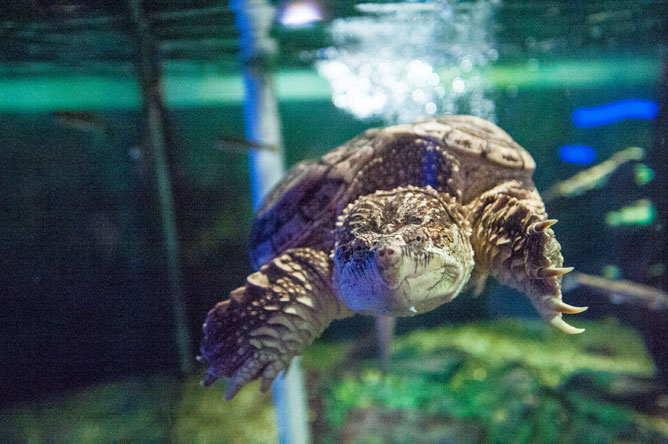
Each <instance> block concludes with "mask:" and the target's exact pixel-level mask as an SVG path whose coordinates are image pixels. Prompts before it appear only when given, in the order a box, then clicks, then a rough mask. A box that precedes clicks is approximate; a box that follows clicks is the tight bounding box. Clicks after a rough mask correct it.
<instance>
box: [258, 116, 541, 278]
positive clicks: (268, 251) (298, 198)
mask: <svg viewBox="0 0 668 444" xmlns="http://www.w3.org/2000/svg"><path fill="white" fill-rule="evenodd" d="M534 168H535V163H534V161H533V158H532V157H531V155H530V154H529V153H528V152H527V151H526V150H525V149H524V148H522V147H521V146H520V145H518V144H517V143H516V142H515V141H514V140H513V139H512V138H511V137H510V136H509V135H508V134H507V133H506V132H505V131H503V130H502V129H500V128H499V127H498V126H496V125H494V124H493V123H491V122H488V121H486V120H483V119H480V118H477V117H473V116H461V115H448V116H439V117H429V118H425V119H422V120H419V121H417V122H414V123H411V124H405V125H396V126H389V127H384V128H374V129H370V130H367V131H366V132H364V133H363V134H361V135H359V136H357V137H355V138H354V139H352V140H350V141H349V142H348V143H346V144H344V145H342V146H340V147H338V148H336V149H334V150H333V151H330V152H329V153H327V154H325V155H324V156H323V157H321V158H320V159H318V160H310V161H304V162H300V163H298V164H296V165H295V166H293V167H292V168H291V169H290V170H289V171H288V173H287V174H286V175H285V177H284V178H283V179H282V180H281V181H280V182H279V183H278V184H277V185H276V187H274V189H273V190H272V191H271V192H270V193H269V194H268V196H267V197H266V198H265V200H264V202H263V203H262V205H261V206H260V208H259V209H258V211H257V213H256V216H255V221H254V224H253V229H252V233H251V259H252V262H253V266H254V267H256V268H258V267H259V266H261V265H262V264H264V263H266V262H268V261H270V260H271V259H272V258H274V257H275V256H277V255H279V254H281V253H282V252H284V251H285V250H287V249H289V248H297V247H311V248H317V249H321V250H324V251H329V250H331V249H332V248H333V246H334V234H333V228H334V223H335V221H336V217H337V215H338V214H340V212H341V211H342V210H343V208H345V206H346V205H347V204H348V203H349V202H351V201H353V200H354V199H356V198H357V197H359V196H360V195H364V194H369V193H372V192H374V191H377V190H382V189H392V188H396V187H398V186H406V185H415V186H426V185H431V186H432V187H433V188H435V189H436V190H437V191H439V192H447V193H449V194H451V195H453V196H456V197H457V198H458V199H460V200H461V201H462V203H466V202H468V201H470V200H471V199H473V198H475V197H476V196H477V195H479V194H481V193H482V192H484V191H486V190H488V189H490V188H492V187H493V186H495V185H497V184H499V183H501V182H504V181H507V180H513V179H515V180H521V181H523V182H524V183H530V182H531V175H532V173H533V170H534Z"/></svg>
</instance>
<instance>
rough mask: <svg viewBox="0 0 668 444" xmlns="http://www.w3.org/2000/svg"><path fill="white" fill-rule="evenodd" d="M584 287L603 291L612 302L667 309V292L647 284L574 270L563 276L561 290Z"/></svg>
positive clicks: (652, 308) (653, 308)
mask: <svg viewBox="0 0 668 444" xmlns="http://www.w3.org/2000/svg"><path fill="white" fill-rule="evenodd" d="M577 287H586V288H590V289H592V290H596V291H599V292H601V293H605V294H606V295H607V296H608V297H609V298H610V300H611V301H612V303H614V304H623V303H626V304H634V305H641V306H644V307H646V308H648V309H650V310H668V293H666V292H664V291H661V290H659V289H658V288H654V287H651V286H649V285H644V284H640V283H638V282H633V281H627V280H621V281H613V280H610V279H606V278H604V277H602V276H595V275H591V274H585V273H580V272H577V271H574V272H572V273H569V274H568V275H566V276H564V282H563V287H562V289H563V291H564V292H566V291H570V290H573V289H575V288H577Z"/></svg>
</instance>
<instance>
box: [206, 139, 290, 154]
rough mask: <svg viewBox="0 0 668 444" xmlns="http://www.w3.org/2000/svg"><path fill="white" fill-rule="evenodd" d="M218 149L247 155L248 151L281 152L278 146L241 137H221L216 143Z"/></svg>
mask: <svg viewBox="0 0 668 444" xmlns="http://www.w3.org/2000/svg"><path fill="white" fill-rule="evenodd" d="M215 147H216V149H219V150H221V151H226V152H231V153H245V152H247V151H249V150H250V151H269V152H273V153H276V152H278V151H279V147H278V144H275V143H262V142H255V141H253V140H249V139H247V138H245V137H241V136H229V135H225V136H220V137H218V138H217V139H216V142H215Z"/></svg>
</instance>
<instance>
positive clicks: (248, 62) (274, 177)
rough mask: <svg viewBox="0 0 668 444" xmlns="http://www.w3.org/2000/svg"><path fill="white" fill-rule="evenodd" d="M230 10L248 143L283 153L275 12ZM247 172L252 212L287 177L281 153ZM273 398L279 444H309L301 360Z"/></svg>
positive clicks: (255, 6)
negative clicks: (272, 30) (241, 71)
mask: <svg viewBox="0 0 668 444" xmlns="http://www.w3.org/2000/svg"><path fill="white" fill-rule="evenodd" d="M230 9H232V10H233V11H234V12H235V14H236V24H237V28H238V29H239V31H240V41H241V57H242V62H243V69H244V88H245V91H244V92H245V96H244V105H243V107H244V121H245V126H246V137H247V138H248V139H249V140H252V141H254V142H259V143H262V144H270V145H274V146H278V147H281V146H282V143H281V142H282V141H281V130H280V121H279V116H278V101H277V99H276V93H275V91H274V82H273V76H272V73H271V69H270V65H271V62H272V58H273V56H274V55H275V53H276V43H275V41H274V40H273V39H272V38H271V37H270V36H269V31H270V28H271V26H272V23H273V19H274V14H275V11H274V8H273V6H271V5H270V3H269V2H268V1H266V0H232V1H231V2H230ZM249 169H250V180H251V193H252V197H253V206H254V208H257V207H258V206H259V205H260V203H261V201H262V198H263V197H264V195H265V194H266V193H267V192H268V191H269V190H270V189H271V188H272V187H273V186H274V185H275V184H276V183H277V182H278V181H279V180H280V178H281V177H282V176H283V173H284V172H285V167H284V160H283V151H282V149H280V150H278V152H266V151H262V150H258V151H256V152H251V153H249ZM272 393H273V397H274V410H275V414H276V427H277V429H278V441H279V443H285V444H307V443H309V442H310V430H309V423H308V415H307V413H306V412H307V410H306V395H305V390H304V376H303V374H302V371H301V365H300V359H299V358H295V359H293V360H292V363H291V364H290V370H289V371H287V372H285V371H284V372H281V374H280V375H279V376H278V377H277V378H276V380H275V381H274V383H273V385H272Z"/></svg>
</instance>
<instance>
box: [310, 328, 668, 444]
mask: <svg viewBox="0 0 668 444" xmlns="http://www.w3.org/2000/svg"><path fill="white" fill-rule="evenodd" d="M580 324H584V325H582V326H585V327H586V328H587V332H586V333H585V334H582V335H578V336H568V335H564V334H563V333H561V332H559V331H557V330H556V329H552V328H550V327H549V326H547V325H545V324H544V323H542V322H540V321H526V320H498V321H491V322H483V323H478V324H469V325H463V326H456V327H443V328H437V329H432V330H423V331H416V332H413V333H410V334H408V335H406V336H403V337H399V338H396V340H395V341H394V343H393V347H392V351H393V354H392V365H391V368H390V371H389V373H388V374H386V375H384V374H383V373H382V372H381V371H380V370H379V367H378V361H377V360H376V359H366V360H358V361H355V362H348V364H347V365H345V366H337V368H339V369H343V371H339V372H337V373H336V374H331V373H327V374H326V375H325V376H323V379H327V383H326V384H324V385H323V386H322V387H321V389H322V390H323V394H322V396H323V397H324V400H323V403H324V405H325V408H324V411H323V413H322V414H323V415H324V417H325V420H324V423H326V424H327V427H324V428H323V427H321V430H320V431H319V432H320V434H319V435H318V434H316V436H318V437H319V439H320V441H322V442H338V441H342V442H343V441H346V440H350V441H349V442H401V440H398V439H395V438H393V437H396V436H404V437H407V436H409V435H410V433H409V431H408V430H409V429H411V427H412V428H415V427H416V424H418V423H420V424H421V422H419V421H417V422H416V421H415V419H414V417H415V415H419V416H420V417H421V418H422V422H424V421H427V422H429V421H428V419H427V418H431V419H432V420H434V421H436V422H440V423H442V424H447V425H448V426H447V427H443V428H441V429H434V430H436V431H435V432H434V433H436V434H433V433H432V434H417V435H410V436H411V441H412V442H437V441H450V442H481V440H482V442H612V441H615V440H625V441H627V442H661V440H665V439H666V438H667V437H668V435H667V434H666V433H665V431H666V426H667V425H668V421H667V420H666V418H665V417H654V416H651V415H650V416H649V417H648V416H647V415H646V414H645V413H643V412H639V411H637V410H636V409H634V408H631V407H632V406H629V405H628V399H626V401H624V402H622V401H620V399H623V398H624V396H622V397H620V396H619V393H617V394H615V390H618V391H619V390H620V388H621V391H622V392H624V393H625V396H626V395H628V396H626V397H627V398H629V399H633V398H634V396H637V395H640V393H644V395H643V396H646V395H647V393H650V394H651V393H652V392H653V391H655V390H656V387H655V385H654V384H655V381H653V380H652V377H653V375H654V367H653V364H652V362H651V360H650V359H649V358H648V356H647V353H646V350H645V347H644V344H643V342H642V340H641V339H640V338H639V336H638V335H637V334H636V333H635V332H634V331H632V330H630V329H628V328H625V327H622V326H620V325H618V324H617V323H615V322H601V323H583V322H581V323H578V325H579V326H580ZM314 348H315V349H317V348H322V350H314V353H316V354H322V353H323V350H327V351H328V352H329V353H330V354H331V355H330V358H329V359H330V362H331V361H332V360H333V358H332V356H333V355H336V352H337V350H336V349H335V348H334V347H331V346H329V345H326V344H325V345H316V346H315V347H314ZM309 353H310V351H309V352H307V355H308V354H309ZM340 356H342V355H340ZM342 357H343V356H342ZM309 362H312V361H311V360H309V359H305V365H306V366H308V363H309ZM307 370H309V371H313V372H316V373H317V371H319V370H310V369H308V367H307ZM643 385H644V386H643ZM615 387H616V389H615ZM634 387H641V388H640V389H639V390H638V391H637V393H636V392H634V389H633V388H634ZM625 402H626V403H625ZM390 413H391V414H390ZM388 418H391V421H390V420H389V419H388ZM466 430H469V431H470V432H471V434H470V435H467V434H466V433H465V431H466ZM439 433H441V434H440V435H439ZM351 436H352V438H351ZM343 438H345V439H343Z"/></svg>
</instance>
